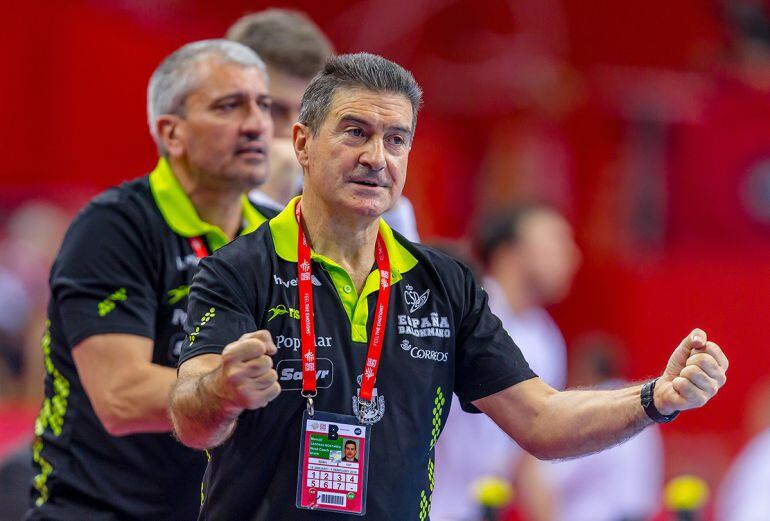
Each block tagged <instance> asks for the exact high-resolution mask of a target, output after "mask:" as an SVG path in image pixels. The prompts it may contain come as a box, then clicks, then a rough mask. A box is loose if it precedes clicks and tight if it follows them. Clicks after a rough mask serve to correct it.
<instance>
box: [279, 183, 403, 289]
mask: <svg viewBox="0 0 770 521" xmlns="http://www.w3.org/2000/svg"><path fill="white" fill-rule="evenodd" d="M300 198H301V197H300V196H298V197H295V198H294V199H292V200H291V201H289V204H287V205H286V208H284V209H283V210H282V211H281V213H279V214H278V215H276V216H275V217H274V218H273V219H271V220H270V231H271V232H272V234H273V243H274V244H275V253H277V254H278V256H279V257H280V258H282V259H283V260H285V261H287V262H297V232H298V226H297V218H296V217H295V215H294V208H295V207H296V205H297V201H299V200H300ZM380 233H381V234H382V240H383V241H384V242H385V248H387V250H388V255H389V256H390V268H391V270H393V277H392V278H393V279H395V277H396V274H397V273H398V278H399V280H400V279H401V274H402V273H406V272H407V271H409V270H410V269H412V268H414V266H415V265H416V264H417V259H415V258H414V255H412V254H411V253H410V252H409V250H407V249H406V248H404V247H403V246H402V245H401V244H400V243H399V242H398V241H397V240H396V238H395V237H394V236H393V230H392V229H391V228H390V226H388V224H387V223H386V222H385V221H384V220H382V219H380ZM310 257H311V258H312V259H313V260H319V261H321V262H322V263H324V264H326V262H325V261H328V262H331V263H333V264H336V263H335V262H334V261H332V260H330V259H327V258H326V257H324V256H323V255H320V254H318V253H316V252H314V251H311V252H310ZM396 282H398V281H397V280H393V281H392V283H393V284H395V283H396Z"/></svg>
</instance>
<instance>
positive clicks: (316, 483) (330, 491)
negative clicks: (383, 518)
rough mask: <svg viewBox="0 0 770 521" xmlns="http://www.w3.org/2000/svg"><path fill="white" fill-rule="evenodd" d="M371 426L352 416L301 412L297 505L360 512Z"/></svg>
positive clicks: (362, 504) (314, 508) (362, 501)
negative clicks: (359, 421)
mask: <svg viewBox="0 0 770 521" xmlns="http://www.w3.org/2000/svg"><path fill="white" fill-rule="evenodd" d="M370 436H371V427H370V426H368V425H361V424H359V423H358V421H357V420H356V418H355V417H354V416H349V415H345V414H333V413H325V412H322V411H315V413H314V414H313V416H310V415H309V414H308V413H307V411H305V413H304V414H303V415H302V436H301V439H300V458H299V471H298V473H297V474H298V475H297V480H298V482H297V507H298V508H306V509H311V510H324V511H331V512H342V513H345V514H358V515H363V514H365V513H366V488H367V487H366V485H367V478H368V475H369V439H370Z"/></svg>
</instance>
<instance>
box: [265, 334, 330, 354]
mask: <svg viewBox="0 0 770 521" xmlns="http://www.w3.org/2000/svg"><path fill="white" fill-rule="evenodd" d="M275 340H276V342H275V347H277V348H278V349H291V350H292V351H299V348H300V347H302V341H301V340H300V339H299V338H297V337H294V336H285V335H278V336H276V337H275ZM315 346H316V347H331V346H332V337H330V336H319V337H316V339H315Z"/></svg>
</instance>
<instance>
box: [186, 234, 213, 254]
mask: <svg viewBox="0 0 770 521" xmlns="http://www.w3.org/2000/svg"><path fill="white" fill-rule="evenodd" d="M187 242H188V243H190V248H192V251H193V253H194V254H195V256H196V257H198V259H202V258H204V257H208V256H209V250H208V249H207V248H206V243H204V242H203V237H190V238H188V239H187Z"/></svg>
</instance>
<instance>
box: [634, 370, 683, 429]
mask: <svg viewBox="0 0 770 521" xmlns="http://www.w3.org/2000/svg"><path fill="white" fill-rule="evenodd" d="M657 381H658V379H657V378H655V379H654V380H650V381H649V382H647V383H646V384H644V385H643V386H642V408H643V409H644V412H645V413H646V414H647V416H648V417H649V418H650V419H651V420H652V421H654V422H655V423H668V422H670V421H672V420H673V419H674V418H676V417H677V416H679V411H674V412H673V413H671V414H669V415H668V416H666V415H664V414H661V413H660V411H659V410H658V409H657V407H655V399H654V396H655V394H654V392H655V383H656V382H657Z"/></svg>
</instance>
